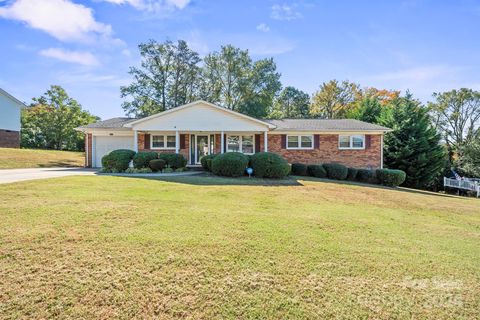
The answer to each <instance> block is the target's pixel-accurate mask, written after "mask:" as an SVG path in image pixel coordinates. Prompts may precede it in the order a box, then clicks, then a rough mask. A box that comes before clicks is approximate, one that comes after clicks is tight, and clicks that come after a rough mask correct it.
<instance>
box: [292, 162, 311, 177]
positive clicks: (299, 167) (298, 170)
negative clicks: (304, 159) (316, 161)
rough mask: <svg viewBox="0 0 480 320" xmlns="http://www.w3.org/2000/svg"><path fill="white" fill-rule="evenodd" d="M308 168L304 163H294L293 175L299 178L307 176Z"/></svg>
mask: <svg viewBox="0 0 480 320" xmlns="http://www.w3.org/2000/svg"><path fill="white" fill-rule="evenodd" d="M307 169H308V166H307V165H306V164H303V163H292V174H294V175H297V176H306V175H307V173H308V172H307Z"/></svg>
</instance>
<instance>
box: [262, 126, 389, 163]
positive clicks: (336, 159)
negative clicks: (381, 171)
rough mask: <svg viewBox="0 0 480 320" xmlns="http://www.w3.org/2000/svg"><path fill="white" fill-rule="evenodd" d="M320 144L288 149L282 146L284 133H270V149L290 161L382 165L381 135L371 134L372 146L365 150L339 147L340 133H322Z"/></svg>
mask: <svg viewBox="0 0 480 320" xmlns="http://www.w3.org/2000/svg"><path fill="white" fill-rule="evenodd" d="M319 137H320V146H319V148H318V149H313V150H288V149H284V148H283V147H282V135H280V134H269V135H268V151H270V152H275V153H278V154H280V155H281V156H283V157H284V158H285V159H286V160H287V161H288V162H289V163H295V162H299V163H305V164H315V163H341V164H343V165H346V166H350V167H355V168H368V167H373V168H379V167H380V166H381V161H382V160H381V154H382V153H381V135H370V147H366V148H365V149H364V150H340V149H338V135H320V136H319Z"/></svg>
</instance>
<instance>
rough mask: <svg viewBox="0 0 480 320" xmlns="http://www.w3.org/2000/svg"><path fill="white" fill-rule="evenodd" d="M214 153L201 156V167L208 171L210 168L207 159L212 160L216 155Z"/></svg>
mask: <svg viewBox="0 0 480 320" xmlns="http://www.w3.org/2000/svg"><path fill="white" fill-rule="evenodd" d="M216 156H217V155H216V154H209V155H206V156H203V157H202V159H200V163H201V164H202V167H203V169H205V170H208V171H210V170H211V169H210V168H209V167H208V165H207V160H209V159H210V160H212V159H214V158H215V157H216Z"/></svg>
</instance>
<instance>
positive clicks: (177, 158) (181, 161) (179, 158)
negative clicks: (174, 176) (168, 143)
mask: <svg viewBox="0 0 480 320" xmlns="http://www.w3.org/2000/svg"><path fill="white" fill-rule="evenodd" d="M158 158H159V159H162V160H165V163H166V166H167V167H170V168H172V169H173V170H175V169H178V168H183V167H185V166H186V165H187V159H185V157H184V156H183V154H180V153H161V154H160V155H159V156H158Z"/></svg>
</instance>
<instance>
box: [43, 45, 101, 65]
mask: <svg viewBox="0 0 480 320" xmlns="http://www.w3.org/2000/svg"><path fill="white" fill-rule="evenodd" d="M39 54H40V55H42V56H44V57H48V58H54V59H58V60H61V61H65V62H71V63H77V64H81V65H84V66H90V67H91V66H97V65H99V64H100V63H99V61H98V60H97V58H96V57H95V56H94V55H93V54H91V53H90V52H86V51H70V50H64V49H61V48H49V49H44V50H41V51H40V52H39Z"/></svg>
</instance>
